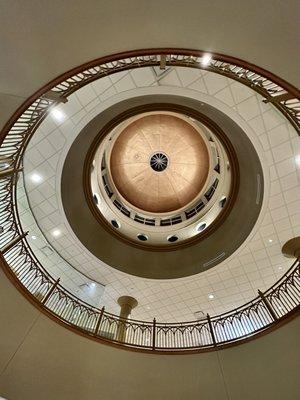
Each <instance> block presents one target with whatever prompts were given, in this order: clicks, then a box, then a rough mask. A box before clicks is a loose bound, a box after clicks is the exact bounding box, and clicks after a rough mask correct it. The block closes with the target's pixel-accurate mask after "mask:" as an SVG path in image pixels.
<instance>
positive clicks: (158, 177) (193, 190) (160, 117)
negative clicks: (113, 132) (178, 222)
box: [110, 114, 209, 213]
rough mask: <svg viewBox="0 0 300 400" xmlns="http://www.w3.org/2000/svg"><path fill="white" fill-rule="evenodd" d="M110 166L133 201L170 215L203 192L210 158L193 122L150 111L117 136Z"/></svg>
mask: <svg viewBox="0 0 300 400" xmlns="http://www.w3.org/2000/svg"><path fill="white" fill-rule="evenodd" d="M110 169H111V175H112V179H113V182H114V183H115V185H116V187H117V189H118V190H119V192H120V193H121V195H122V196H123V197H124V198H125V199H126V200H127V201H128V202H129V203H131V204H132V205H134V206H135V207H137V208H139V209H140V210H143V211H146V212H150V213H167V212H171V211H174V210H178V209H180V208H182V207H184V206H186V205H187V204H188V203H190V202H191V201H192V200H193V199H194V198H195V197H196V196H197V195H198V194H199V193H200V192H201V190H202V188H203V186H204V184H205V181H206V179H207V175H208V170H209V156H208V151H207V148H206V145H205V143H204V140H203V139H202V138H201V136H200V133H199V132H197V130H196V129H195V128H194V127H192V126H191V124H189V123H187V122H186V121H184V120H183V119H181V118H178V117H175V116H173V115H166V114H156V115H148V116H145V117H142V118H139V119H138V120H136V121H134V122H132V123H131V124H130V125H129V126H127V127H126V128H125V129H124V130H123V132H122V133H121V134H120V135H119V136H118V138H117V139H116V142H115V143H114V146H113V149H112V151H111V157H110Z"/></svg>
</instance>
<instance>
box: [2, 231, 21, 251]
mask: <svg viewBox="0 0 300 400" xmlns="http://www.w3.org/2000/svg"><path fill="white" fill-rule="evenodd" d="M27 235H28V231H27V232H24V233H22V235H19V236H17V237H15V238H14V239H12V240H11V241H10V242H9V243H7V244H6V245H5V246H4V247H2V249H1V253H2V254H5V253H7V252H8V251H9V250H10V249H12V248H13V247H14V246H15V245H16V244H17V243H19V242H20V241H21V240H22V239H24V237H25V236H27Z"/></svg>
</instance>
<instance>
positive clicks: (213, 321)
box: [0, 49, 300, 351]
mask: <svg viewBox="0 0 300 400" xmlns="http://www.w3.org/2000/svg"><path fill="white" fill-rule="evenodd" d="M202 56H203V53H201V52H196V51H185V50H172V51H170V50H161V49H160V50H156V51H155V50H153V51H140V52H138V51H137V52H132V53H127V54H123V55H119V56H113V57H110V58H109V57H108V58H105V59H101V60H97V61H95V62H93V63H90V64H89V65H86V66H83V67H81V68H79V69H77V70H76V71H71V72H70V73H69V74H67V75H64V76H63V77H61V78H58V79H57V80H55V81H54V82H52V84H49V85H47V87H45V88H44V89H42V90H41V91H39V92H38V93H37V94H36V95H35V96H33V97H32V98H31V99H29V100H28V101H27V102H26V103H25V104H24V105H23V106H22V107H21V108H20V110H18V112H17V113H16V114H15V115H14V116H13V118H12V119H11V120H10V121H9V123H8V124H7V125H6V127H5V128H4V130H3V131H2V133H1V141H0V143H1V147H0V227H1V231H0V249H1V258H2V264H3V266H4V268H5V270H6V271H7V272H8V273H10V274H11V275H12V276H13V277H14V279H17V280H18V282H19V284H20V286H21V287H22V288H23V290H25V291H26V292H27V294H29V295H30V296H31V297H32V298H34V299H35V301H37V302H39V304H40V305H41V306H42V307H44V309H45V310H46V311H47V312H48V313H51V314H52V315H53V316H55V317H56V318H58V319H59V320H60V321H63V322H65V323H66V324H67V325H68V326H72V327H74V328H76V329H78V330H80V331H81V332H82V333H83V332H84V333H85V334H86V335H88V336H92V337H94V338H100V339H102V340H105V341H107V342H110V343H117V344H120V345H123V346H127V347H134V348H139V349H144V350H149V351H188V350H199V349H207V348H213V347H218V346H223V345H226V344H228V343H232V342H237V341H239V340H242V339H245V338H248V337H251V336H253V335H254V334H257V333H259V332H262V331H264V330H266V329H267V328H269V327H271V326H274V325H275V324H277V323H278V322H279V321H281V320H282V319H284V318H286V317H287V316H289V315H290V314H292V313H293V312H295V311H296V310H298V309H299V303H300V263H299V260H298V261H296V262H295V263H294V264H293V266H292V267H291V268H290V270H289V271H288V272H287V273H286V274H285V275H284V276H283V277H282V278H281V279H280V280H279V281H278V282H277V283H276V284H274V285H273V286H272V287H271V288H270V289H269V290H267V291H266V292H265V293H261V292H259V295H258V297H257V298H255V299H253V300H252V301H250V302H249V303H247V304H245V305H243V306H242V307H239V308H237V309H235V310H232V311H230V312H228V313H225V314H222V315H218V316H212V317H210V316H209V315H207V317H206V318H205V319H203V320H200V321H192V322H188V323H186V322H185V323H161V322H158V321H156V320H155V319H154V320H153V322H144V321H136V320H132V319H130V320H125V319H122V318H120V317H118V316H116V315H113V314H110V313H108V312H106V311H105V310H104V308H102V309H98V308H95V307H92V306H91V305H89V304H87V303H85V302H83V301H81V300H80V299H78V298H77V297H76V296H74V295H73V294H72V293H70V292H69V291H68V290H66V289H65V288H64V287H63V286H62V285H61V284H60V283H59V281H57V280H54V278H53V277H52V276H51V275H50V274H49V273H48V272H47V271H46V270H45V269H44V268H43V266H42V265H41V264H40V262H39V261H38V260H37V258H36V257H35V255H34V253H33V252H32V250H31V248H30V246H29V244H28V242H27V240H26V233H25V232H23V230H22V226H21V223H20V219H19V215H18V206H17V196H16V190H17V185H16V182H17V179H18V173H19V171H20V170H21V166H22V157H23V154H24V151H25V149H26V146H27V144H28V141H29V140H30V138H31V136H32V135H33V134H34V132H35V130H36V129H37V127H38V126H39V124H40V123H41V122H42V121H43V119H44V118H45V117H46V115H47V113H48V112H49V109H50V108H51V107H53V106H55V105H56V104H58V103H59V102H61V101H66V99H67V97H68V96H69V95H70V94H71V93H73V92H74V91H76V90H78V89H79V88H81V87H82V86H84V85H86V84H88V83H90V82H92V81H94V80H96V79H100V78H101V77H103V76H106V75H109V74H113V73H116V72H119V71H123V70H128V69H133V68H141V67H144V66H157V65H159V66H160V67H161V68H165V67H169V66H184V67H191V68H205V69H206V70H209V71H212V72H215V73H218V74H222V75H225V76H227V77H230V78H232V79H235V80H237V81H239V82H241V83H243V84H245V85H247V86H249V87H251V88H252V89H253V90H255V91H256V92H258V93H259V94H260V95H262V96H263V97H264V99H265V100H264V101H266V102H270V103H271V104H273V105H274V106H275V107H276V108H277V109H278V110H279V111H280V112H281V113H282V114H283V115H284V116H285V117H286V118H287V119H288V120H289V121H290V122H291V123H292V125H293V126H294V127H295V129H296V130H297V132H298V133H300V100H299V92H298V91H297V90H296V89H295V88H293V87H291V86H290V85H288V84H286V83H285V82H281V81H279V80H277V78H276V77H273V76H270V75H271V74H267V75H268V76H265V75H264V74H263V71H261V70H259V69H258V68H256V67H254V66H251V68H250V67H249V66H246V65H245V63H243V62H241V63H240V64H239V63H238V62H237V63H236V64H235V63H232V62H230V61H228V58H227V57H225V56H217V55H213V58H212V60H211V61H210V63H209V65H206V66H205V67H204V66H203V64H202V63H201V60H202ZM296 92H297V93H296ZM120 332H122V335H120ZM124 332H125V334H123V333H124Z"/></svg>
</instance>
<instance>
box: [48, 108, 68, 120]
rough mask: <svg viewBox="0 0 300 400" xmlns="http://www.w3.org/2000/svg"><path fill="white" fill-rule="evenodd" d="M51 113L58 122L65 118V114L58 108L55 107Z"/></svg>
mask: <svg viewBox="0 0 300 400" xmlns="http://www.w3.org/2000/svg"><path fill="white" fill-rule="evenodd" d="M51 115H52V117H53V118H54V119H55V120H56V121H58V122H62V121H63V120H64V119H65V114H64V113H63V112H62V111H61V110H59V109H58V108H54V109H53V110H52V111H51Z"/></svg>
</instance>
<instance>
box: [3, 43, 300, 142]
mask: <svg viewBox="0 0 300 400" xmlns="http://www.w3.org/2000/svg"><path fill="white" fill-rule="evenodd" d="M170 53H172V54H181V55H187V56H197V57H201V56H202V55H204V54H206V53H207V51H204V50H194V49H180V48H176V47H175V48H172V47H170V48H151V49H140V50H132V51H126V52H121V53H116V54H113V55H108V56H104V57H100V58H97V59H94V60H92V61H88V62H86V63H84V64H82V65H80V66H78V67H75V68H72V69H70V70H69V71H67V72H65V73H63V74H61V75H59V76H58V77H56V78H54V79H53V80H51V81H50V82H48V83H47V84H45V85H44V86H42V87H41V88H40V89H39V90H37V91H36V92H35V93H33V94H32V95H31V96H30V97H29V98H28V99H27V100H26V101H25V102H24V103H23V104H22V105H21V106H20V107H19V108H18V109H17V110H16V111H15V112H14V114H13V115H12V116H11V117H10V118H9V120H8V121H7V123H6V124H5V125H4V127H3V129H2V131H1V134H0V143H1V142H2V140H3V138H4V137H5V135H6V133H7V131H8V130H9V129H10V127H11V125H12V124H13V123H14V122H15V120H16V119H17V118H18V117H19V116H20V115H21V114H22V113H23V112H24V111H25V110H26V109H27V107H28V106H29V105H30V104H31V103H32V102H33V101H34V100H36V99H37V98H39V97H40V96H41V95H43V94H44V93H46V92H47V91H48V90H50V89H52V88H53V87H54V86H55V85H57V84H58V83H60V82H62V81H64V80H65V79H66V78H68V77H71V76H73V75H76V74H77V73H79V72H82V71H84V70H86V69H88V68H92V67H95V66H97V65H99V64H103V63H108V62H113V61H116V60H119V59H121V58H129V57H136V56H143V55H154V54H170ZM210 54H211V55H212V57H213V58H215V59H217V60H220V61H223V62H227V63H230V64H235V65H237V66H240V67H242V68H246V69H249V70H251V71H253V72H255V73H257V74H259V75H261V76H263V77H265V78H268V79H270V80H271V81H273V82H274V83H276V84H277V85H279V86H281V87H283V88H284V89H285V90H286V91H287V92H289V93H291V94H292V95H293V96H294V97H295V98H297V99H300V90H299V89H297V88H296V87H295V86H293V85H291V84H290V83H288V82H287V81H286V80H284V79H282V78H280V77H279V76H277V75H275V74H273V73H272V72H270V71H268V70H266V69H264V68H261V67H259V66H257V65H255V64H252V63H250V62H248V61H245V60H242V59H240V58H237V57H233V56H227V55H225V54H222V53H213V52H212V53H210Z"/></svg>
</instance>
